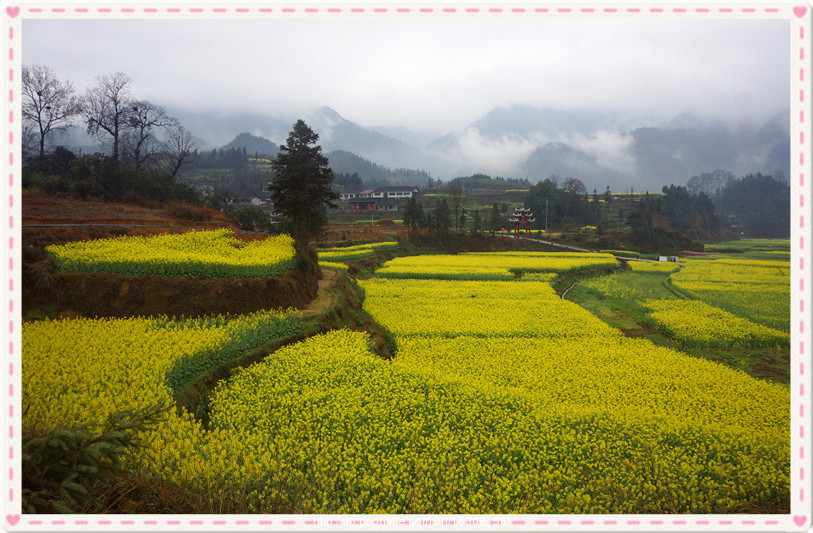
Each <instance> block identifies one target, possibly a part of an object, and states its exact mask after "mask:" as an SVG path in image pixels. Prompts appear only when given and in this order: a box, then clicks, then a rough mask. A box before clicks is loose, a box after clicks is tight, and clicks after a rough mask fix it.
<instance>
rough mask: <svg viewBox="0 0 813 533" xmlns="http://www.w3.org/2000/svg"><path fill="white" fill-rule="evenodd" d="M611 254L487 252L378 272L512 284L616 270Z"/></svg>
mask: <svg viewBox="0 0 813 533" xmlns="http://www.w3.org/2000/svg"><path fill="white" fill-rule="evenodd" d="M617 265H618V263H617V262H616V260H615V258H614V257H613V256H612V255H610V254H576V253H573V254H567V253H560V252H502V253H497V252H485V253H464V254H458V255H419V256H411V257H398V258H395V259H393V260H392V261H388V262H387V263H386V264H385V265H384V266H383V267H382V268H380V269H378V270H377V271H376V276H379V277H384V278H409V279H459V280H467V279H468V280H512V279H515V278H516V277H518V276H521V275H523V274H528V273H561V272H566V271H571V270H583V269H590V268H598V267H615V266H617Z"/></svg>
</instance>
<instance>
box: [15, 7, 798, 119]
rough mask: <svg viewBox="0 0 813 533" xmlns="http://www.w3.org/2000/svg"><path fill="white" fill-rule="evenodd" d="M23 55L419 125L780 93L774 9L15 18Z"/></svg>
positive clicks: (187, 90) (183, 100)
mask: <svg viewBox="0 0 813 533" xmlns="http://www.w3.org/2000/svg"><path fill="white" fill-rule="evenodd" d="M22 60H23V63H24V64H44V65H48V66H50V67H51V68H52V69H53V70H54V71H55V72H56V73H57V75H58V76H59V77H60V78H63V79H68V80H71V81H73V82H74V84H75V85H76V87H77V88H78V89H80V91H81V92H84V89H85V88H86V87H88V86H89V85H91V84H92V83H93V78H94V77H95V76H96V75H98V74H107V73H112V72H115V71H120V72H124V73H126V74H127V75H128V76H130V78H131V79H132V82H133V84H132V87H133V93H134V95H135V96H137V97H139V98H146V99H150V100H152V101H154V102H156V103H160V104H163V105H166V106H170V107H181V108H185V109H189V110H197V111H203V110H224V111H237V110H249V111H256V112H262V113H264V112H278V111H284V112H287V113H290V112H292V111H293V112H297V111H298V110H300V109H307V108H311V107H315V106H321V105H327V106H330V107H332V108H334V109H335V110H336V111H338V112H339V113H340V114H341V115H343V116H344V117H345V118H347V119H349V120H352V121H354V122H357V123H359V124H361V125H364V126H372V125H386V126H405V127H408V128H411V129H413V130H417V131H422V132H425V133H431V134H442V133H447V132H451V131H455V130H459V129H460V128H463V127H464V126H465V125H466V124H468V123H470V122H472V121H474V120H476V119H477V118H479V117H480V116H482V115H483V114H485V113H486V112H488V111H489V110H491V109H492V108H494V107H495V106H507V105H511V104H515V103H525V104H531V105H537V106H544V107H555V108H561V109H595V110H612V111H621V112H632V113H636V114H651V115H654V116H655V117H657V118H660V119H663V120H668V119H669V118H671V117H672V116H674V115H676V114H678V113H681V112H683V111H689V112H692V113H695V114H697V115H699V116H701V117H704V118H712V117H716V118H724V119H747V118H755V119H763V118H767V117H768V116H769V115H773V114H775V113H778V112H780V111H782V110H783V109H785V108H787V107H788V106H789V90H790V80H789V78H790V75H789V72H790V53H789V23H788V22H787V21H783V20H765V21H742V20H676V19H675V20H657V19H637V20H625V19H603V20H596V19H594V20H578V19H536V18H534V19H531V18H527V19H523V18H513V19H496V18H491V19H471V18H469V19H442V20H437V19H435V20H429V19H408V18H401V19H397V20H392V19H391V20H382V19H346V20H338V19H334V20H307V21H304V20H225V19H224V20H201V21H181V20H173V21H154V20H147V21H125V20H119V21H117V20H102V21H99V20H96V21H94V20H58V21H47V20H26V21H24V23H23V55H22Z"/></svg>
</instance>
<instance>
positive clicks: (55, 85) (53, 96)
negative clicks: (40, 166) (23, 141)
mask: <svg viewBox="0 0 813 533" xmlns="http://www.w3.org/2000/svg"><path fill="white" fill-rule="evenodd" d="M22 84H23V86H22V88H23V91H22V93H23V101H22V115H23V120H24V121H25V123H26V124H25V126H24V128H23V130H24V132H25V133H26V135H27V136H28V139H29V140H30V139H34V138H37V137H38V140H39V156H40V158H42V157H43V155H45V137H46V136H47V135H48V133H50V132H51V131H56V130H60V129H64V128H66V127H67V126H69V125H70V122H71V120H72V119H73V117H75V116H76V115H78V114H80V113H81V111H82V107H81V103H80V100H79V98H77V97H76V96H75V94H74V93H75V92H76V89H74V87H73V83H71V82H69V81H60V80H59V79H58V78H57V77H56V74H54V71H52V70H51V69H50V68H48V67H47V66H44V65H31V66H29V65H23V72H22ZM37 132H38V134H37Z"/></svg>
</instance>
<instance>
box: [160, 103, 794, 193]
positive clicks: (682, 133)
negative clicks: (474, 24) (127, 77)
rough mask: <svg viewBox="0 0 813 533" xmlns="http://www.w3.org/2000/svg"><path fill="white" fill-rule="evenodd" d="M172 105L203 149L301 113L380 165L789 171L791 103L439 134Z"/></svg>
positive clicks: (273, 131)
mask: <svg viewBox="0 0 813 533" xmlns="http://www.w3.org/2000/svg"><path fill="white" fill-rule="evenodd" d="M169 111H170V113H171V114H172V115H174V116H176V117H177V118H178V119H179V120H180V121H181V123H182V124H183V125H184V126H185V127H186V128H187V129H188V130H190V131H191V132H192V133H193V135H195V137H196V138H197V139H198V140H199V143H200V144H201V147H202V148H203V149H212V148H219V147H222V146H224V145H227V143H230V141H232V140H233V139H235V136H237V135H238V134H240V133H243V132H248V133H251V134H252V135H254V136H258V137H263V138H265V139H267V140H270V141H272V142H273V143H276V144H277V145H280V144H284V142H285V140H286V138H287V136H288V133H289V132H290V130H291V128H292V125H293V123H294V122H295V121H296V120H297V119H299V118H302V119H303V120H305V122H306V123H307V124H308V125H309V126H310V127H311V128H312V129H313V130H314V131H315V132H317V133H318V134H319V144H320V145H321V146H322V150H323V153H326V154H328V153H330V152H333V151H339V150H340V151H344V152H351V153H352V154H355V155H357V156H360V157H361V158H364V159H367V160H369V161H371V162H373V163H376V164H378V165H383V166H387V167H391V168H406V169H415V170H425V171H427V172H428V173H430V174H431V175H432V176H433V177H435V178H438V177H439V178H441V179H442V180H444V181H448V180H450V179H453V178H455V177H458V176H465V175H471V174H474V173H484V174H490V175H492V176H502V177H506V178H507V177H514V178H527V179H529V180H530V181H531V182H533V183H535V182H537V181H540V180H542V179H545V178H548V177H550V176H551V175H556V176H560V177H571V176H572V177H575V178H579V179H581V180H582V181H583V182H584V183H585V185H586V186H587V188H588V190H590V191H592V190H593V189H594V188H596V189H598V190H600V191H603V190H604V189H605V188H606V187H607V186H609V187H610V189H611V190H613V191H616V192H621V191H626V190H630V189H631V188H633V189H634V190H635V191H639V192H643V191H644V190H649V191H659V190H660V189H661V187H663V186H664V185H669V184H671V183H674V184H685V183H686V181H687V180H688V179H689V178H690V177H691V176H693V175H697V174H700V173H703V172H712V171H714V170H716V169H725V170H728V171H730V172H732V173H734V174H735V175H737V176H743V175H745V174H748V173H756V172H762V173H763V174H775V173H776V172H778V171H781V172H783V173H784V175H785V176H789V175H790V112H789V110H786V111H784V112H782V113H778V114H777V115H775V116H774V117H773V118H771V119H770V120H768V121H766V122H764V123H759V124H755V123H748V122H742V123H739V124H729V123H723V122H713V121H705V120H701V119H699V118H697V117H695V116H693V115H691V114H689V113H684V114H682V115H680V116H678V117H675V118H674V119H672V120H670V121H668V122H666V123H659V124H655V123H651V122H647V121H646V120H645V119H630V118H625V117H619V116H617V115H615V114H613V113H603V112H595V111H578V110H576V111H564V110H557V109H550V108H540V107H532V106H527V105H513V106H510V107H498V108H495V109H493V110H491V111H490V112H488V113H487V114H485V115H484V116H482V117H480V118H478V119H476V120H474V121H473V122H471V123H470V124H469V125H468V126H466V127H465V128H463V129H462V130H460V131H455V132H451V133H449V134H447V135H444V136H442V137H439V138H438V137H434V138H433V137H430V136H427V135H424V134H421V133H418V132H414V131H410V130H408V129H406V128H397V127H380V126H379V127H363V126H360V125H358V124H356V123H354V122H352V121H351V120H348V119H346V118H345V117H343V116H341V115H340V114H339V113H338V112H336V111H334V110H333V109H331V108H329V107H320V108H317V109H315V110H313V111H311V112H308V113H302V114H299V115H291V116H287V117H283V116H268V115H264V114H261V113H232V114H218V113H213V112H204V113H198V112H187V111H180V110H169ZM244 140H245V141H247V140H248V138H247V137H246V138H244ZM238 145H239V143H237V144H234V143H231V144H229V146H238ZM247 151H248V152H249V153H254V150H252V149H249V148H247ZM342 171H346V169H342ZM417 185H421V184H417Z"/></svg>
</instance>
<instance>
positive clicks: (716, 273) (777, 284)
mask: <svg viewBox="0 0 813 533" xmlns="http://www.w3.org/2000/svg"><path fill="white" fill-rule="evenodd" d="M671 279H672V283H673V284H674V286H675V287H677V288H678V289H680V290H681V291H682V292H685V293H686V294H689V295H691V296H693V297H695V298H697V299H700V300H703V301H705V302H706V303H708V304H710V305H713V306H715V307H719V308H721V309H725V310H726V311H729V312H731V313H734V314H735V315H738V316H741V317H743V318H747V319H749V320H751V321H753V322H758V323H760V324H762V325H765V326H768V327H770V328H773V329H778V330H781V331H784V332H786V333H787V332H789V331H790V264H789V263H788V262H787V261H759V260H735V259H717V260H693V261H687V262H686V267H685V268H684V269H682V270H681V271H679V272H676V273H674V274H672V276H671Z"/></svg>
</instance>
